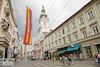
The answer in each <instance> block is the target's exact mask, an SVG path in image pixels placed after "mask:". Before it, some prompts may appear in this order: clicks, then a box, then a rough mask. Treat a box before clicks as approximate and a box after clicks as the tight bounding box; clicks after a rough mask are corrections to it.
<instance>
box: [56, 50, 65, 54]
mask: <svg viewBox="0 0 100 67" xmlns="http://www.w3.org/2000/svg"><path fill="white" fill-rule="evenodd" d="M65 51H66V49H65V50H60V51H58V52H57V54H63V53H65Z"/></svg>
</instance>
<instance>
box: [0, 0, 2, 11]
mask: <svg viewBox="0 0 100 67" xmlns="http://www.w3.org/2000/svg"><path fill="white" fill-rule="evenodd" d="M1 8H2V0H0V13H1Z"/></svg>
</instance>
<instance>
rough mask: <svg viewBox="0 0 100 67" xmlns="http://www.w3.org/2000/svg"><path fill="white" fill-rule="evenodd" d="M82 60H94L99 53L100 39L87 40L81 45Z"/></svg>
mask: <svg viewBox="0 0 100 67" xmlns="http://www.w3.org/2000/svg"><path fill="white" fill-rule="evenodd" d="M81 44H82V49H83V54H84V59H94V57H95V54H96V53H100V38H99V37H98V38H96V39H92V40H87V41H84V42H82V43H81Z"/></svg>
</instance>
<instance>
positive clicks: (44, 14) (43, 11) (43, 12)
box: [40, 5, 47, 18]
mask: <svg viewBox="0 0 100 67" xmlns="http://www.w3.org/2000/svg"><path fill="white" fill-rule="evenodd" d="M43 16H45V17H47V15H46V13H45V9H44V5H42V10H41V16H40V18H41V17H43Z"/></svg>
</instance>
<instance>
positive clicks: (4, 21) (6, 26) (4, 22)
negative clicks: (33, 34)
mask: <svg viewBox="0 0 100 67" xmlns="http://www.w3.org/2000/svg"><path fill="white" fill-rule="evenodd" d="M8 27H9V23H8V22H6V20H5V19H2V28H3V29H8Z"/></svg>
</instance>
